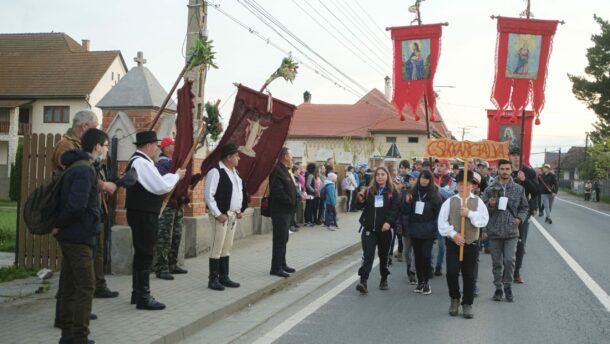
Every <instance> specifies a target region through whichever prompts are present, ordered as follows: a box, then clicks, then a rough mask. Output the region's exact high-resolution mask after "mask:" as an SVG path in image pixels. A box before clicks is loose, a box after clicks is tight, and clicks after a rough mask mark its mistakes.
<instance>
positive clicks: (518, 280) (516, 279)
mask: <svg viewBox="0 0 610 344" xmlns="http://www.w3.org/2000/svg"><path fill="white" fill-rule="evenodd" d="M513 282H515V283H517V284H524V283H525V281H524V280H523V278H521V275H520V274H518V273H516V274H515V275H514V276H513Z"/></svg>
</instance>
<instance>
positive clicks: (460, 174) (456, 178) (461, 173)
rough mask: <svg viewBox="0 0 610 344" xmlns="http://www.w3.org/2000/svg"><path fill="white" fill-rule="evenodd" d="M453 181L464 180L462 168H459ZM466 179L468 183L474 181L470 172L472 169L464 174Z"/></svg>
mask: <svg viewBox="0 0 610 344" xmlns="http://www.w3.org/2000/svg"><path fill="white" fill-rule="evenodd" d="M455 181H456V182H457V183H459V182H463V181H464V170H460V172H459V173H458V175H457V177H455ZM466 181H468V182H470V183H474V176H473V174H472V171H468V175H467V176H466Z"/></svg>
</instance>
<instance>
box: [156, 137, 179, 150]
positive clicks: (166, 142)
mask: <svg viewBox="0 0 610 344" xmlns="http://www.w3.org/2000/svg"><path fill="white" fill-rule="evenodd" d="M175 144H176V141H174V139H172V138H171V137H166V138H164V139H163V140H161V144H160V145H159V147H161V149H163V148H165V147H167V146H171V145H175Z"/></svg>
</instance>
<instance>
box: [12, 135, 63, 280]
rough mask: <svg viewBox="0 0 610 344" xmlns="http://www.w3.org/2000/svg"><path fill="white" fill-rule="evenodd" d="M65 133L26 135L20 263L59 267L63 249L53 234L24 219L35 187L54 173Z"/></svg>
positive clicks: (18, 250) (19, 234)
mask: <svg viewBox="0 0 610 344" xmlns="http://www.w3.org/2000/svg"><path fill="white" fill-rule="evenodd" d="M60 139H61V135H59V134H56V135H52V134H46V135H45V134H32V135H25V136H24V137H23V163H22V165H21V166H22V169H21V194H20V201H19V202H20V204H19V205H20V206H19V209H20V211H19V230H18V235H17V266H19V267H23V268H33V269H39V268H49V269H53V270H57V269H58V266H59V262H60V260H61V251H60V249H59V247H58V245H57V241H56V240H55V238H53V237H52V236H51V235H32V234H30V232H29V231H28V229H27V228H26V226H25V222H24V221H23V205H24V204H25V201H26V199H27V197H28V195H29V194H30V192H31V191H32V190H34V189H35V188H36V187H37V186H38V185H40V184H42V182H43V181H44V180H45V178H47V177H50V176H51V174H52V173H53V167H52V166H53V164H52V156H53V149H54V147H55V145H56V144H57V142H58V141H59V140H60Z"/></svg>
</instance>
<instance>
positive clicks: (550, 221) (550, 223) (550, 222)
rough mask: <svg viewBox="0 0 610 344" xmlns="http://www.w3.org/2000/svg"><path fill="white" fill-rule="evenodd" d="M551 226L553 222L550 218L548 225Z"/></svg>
mask: <svg viewBox="0 0 610 344" xmlns="http://www.w3.org/2000/svg"><path fill="white" fill-rule="evenodd" d="M552 224H553V220H551V218H550V217H549V225H552Z"/></svg>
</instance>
